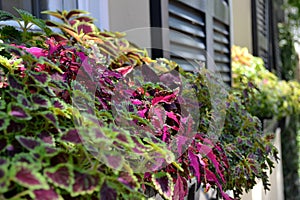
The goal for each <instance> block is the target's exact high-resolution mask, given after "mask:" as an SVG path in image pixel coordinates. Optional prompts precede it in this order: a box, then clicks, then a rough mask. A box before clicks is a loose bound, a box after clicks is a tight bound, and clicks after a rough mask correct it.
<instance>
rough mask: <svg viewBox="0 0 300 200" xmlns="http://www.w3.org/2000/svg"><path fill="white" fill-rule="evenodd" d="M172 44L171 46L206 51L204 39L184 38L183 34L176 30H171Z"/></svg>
mask: <svg viewBox="0 0 300 200" xmlns="http://www.w3.org/2000/svg"><path fill="white" fill-rule="evenodd" d="M170 42H171V44H172V43H174V44H181V45H184V46H188V47H190V48H199V49H205V44H204V41H203V39H201V38H196V37H184V35H183V34H182V33H179V32H177V31H174V30H170Z"/></svg>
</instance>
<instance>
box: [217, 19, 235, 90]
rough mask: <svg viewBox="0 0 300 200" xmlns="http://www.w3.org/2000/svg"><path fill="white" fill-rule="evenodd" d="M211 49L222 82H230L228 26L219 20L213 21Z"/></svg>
mask: <svg viewBox="0 0 300 200" xmlns="http://www.w3.org/2000/svg"><path fill="white" fill-rule="evenodd" d="M213 34H214V36H213V44H214V45H213V46H214V47H213V49H214V61H215V64H216V70H217V71H218V72H219V73H220V75H221V77H222V79H223V81H224V82H226V83H228V84H229V85H230V82H231V64H230V62H231V57H230V35H229V26H228V25H227V24H225V23H224V22H222V21H220V20H219V19H216V18H214V19H213Z"/></svg>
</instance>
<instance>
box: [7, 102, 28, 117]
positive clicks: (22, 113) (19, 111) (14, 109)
mask: <svg viewBox="0 0 300 200" xmlns="http://www.w3.org/2000/svg"><path fill="white" fill-rule="evenodd" d="M8 114H9V115H10V116H11V117H13V118H14V119H17V120H30V119H31V116H30V115H29V113H28V112H27V111H26V110H25V109H24V107H23V106H22V105H19V104H15V103H10V104H8Z"/></svg>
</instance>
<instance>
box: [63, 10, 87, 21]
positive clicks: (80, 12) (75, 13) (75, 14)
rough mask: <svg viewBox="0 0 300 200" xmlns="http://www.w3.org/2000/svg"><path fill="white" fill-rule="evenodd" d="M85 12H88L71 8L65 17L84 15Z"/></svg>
mask: <svg viewBox="0 0 300 200" xmlns="http://www.w3.org/2000/svg"><path fill="white" fill-rule="evenodd" d="M86 14H89V13H88V12H86V11H84V10H71V11H69V12H68V14H67V15H66V19H71V18H72V17H76V16H79V15H86Z"/></svg>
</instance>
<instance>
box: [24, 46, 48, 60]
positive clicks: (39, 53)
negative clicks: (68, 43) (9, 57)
mask: <svg viewBox="0 0 300 200" xmlns="http://www.w3.org/2000/svg"><path fill="white" fill-rule="evenodd" d="M23 49H24V50H25V51H27V52H28V53H30V54H32V55H34V56H35V57H37V58H39V57H47V55H48V51H46V50H45V49H41V48H38V47H30V48H26V47H23Z"/></svg>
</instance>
